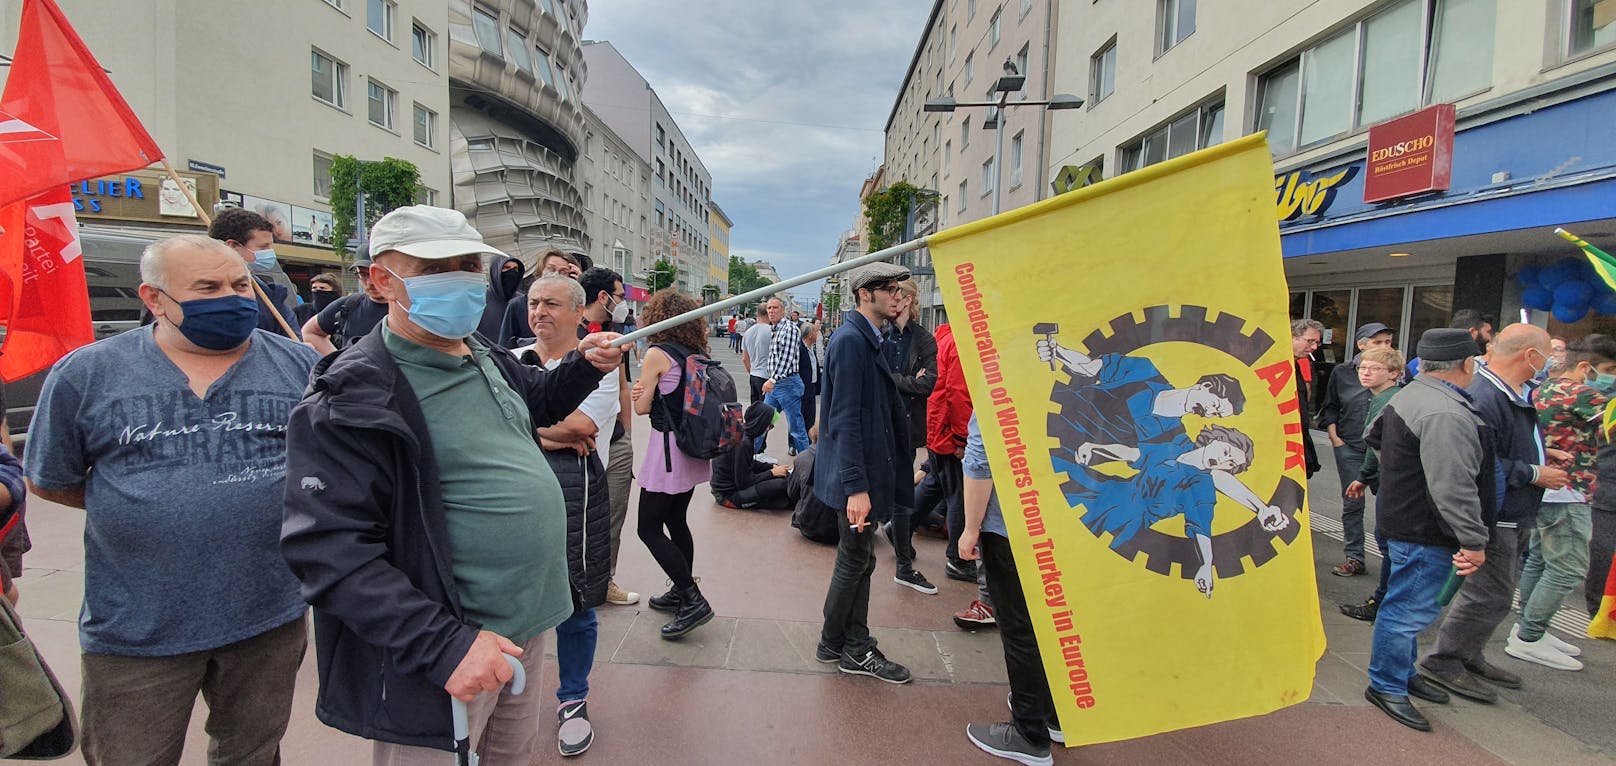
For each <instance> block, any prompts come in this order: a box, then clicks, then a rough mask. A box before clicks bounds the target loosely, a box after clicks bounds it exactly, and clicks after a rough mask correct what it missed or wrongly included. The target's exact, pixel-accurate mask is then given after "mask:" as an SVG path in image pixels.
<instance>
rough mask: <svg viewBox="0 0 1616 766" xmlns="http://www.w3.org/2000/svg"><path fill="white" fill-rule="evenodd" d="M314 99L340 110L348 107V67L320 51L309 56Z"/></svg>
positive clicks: (312, 52)
mask: <svg viewBox="0 0 1616 766" xmlns="http://www.w3.org/2000/svg"><path fill="white" fill-rule="evenodd" d="M309 71H310V74H311V75H312V76H313V80H314V88H313V93H314V97H315V98H317V99H320V100H321V101H324V102H326V103H327V104H330V105H332V106H335V107H338V108H346V107H347V106H348V65H347V64H344V63H342V62H341V61H337V60H336V59H333V58H331V57H330V56H327V55H325V54H324V53H321V52H319V51H311V52H310V55H309Z"/></svg>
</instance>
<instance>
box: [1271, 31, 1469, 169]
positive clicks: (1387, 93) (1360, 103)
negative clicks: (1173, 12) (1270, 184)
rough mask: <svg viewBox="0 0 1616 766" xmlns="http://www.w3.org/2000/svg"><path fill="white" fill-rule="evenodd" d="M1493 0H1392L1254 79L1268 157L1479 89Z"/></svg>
mask: <svg viewBox="0 0 1616 766" xmlns="http://www.w3.org/2000/svg"><path fill="white" fill-rule="evenodd" d="M1496 4H1497V3H1496V0H1402V2H1398V3H1394V4H1392V5H1391V6H1390V7H1387V8H1385V9H1383V10H1382V11H1380V12H1379V13H1376V14H1374V15H1372V16H1368V17H1365V18H1364V19H1362V20H1360V21H1359V22H1358V23H1356V24H1353V25H1351V26H1349V27H1347V28H1346V29H1344V30H1342V31H1340V32H1338V33H1337V34H1335V35H1333V36H1331V37H1329V38H1327V39H1325V40H1323V41H1321V42H1319V43H1318V44H1316V45H1314V46H1313V47H1311V48H1308V49H1307V50H1305V51H1303V52H1302V54H1301V55H1300V56H1298V57H1296V58H1294V59H1291V60H1290V61H1287V62H1285V63H1283V64H1281V65H1279V66H1278V67H1276V68H1274V69H1273V70H1270V71H1269V72H1268V73H1266V74H1264V75H1263V76H1262V77H1260V78H1259V79H1258V86H1257V119H1256V123H1257V129H1258V130H1266V131H1268V144H1269V148H1270V149H1271V150H1272V151H1273V153H1274V154H1275V156H1280V155H1285V154H1290V153H1292V152H1295V151H1297V150H1299V149H1302V148H1305V147H1308V146H1310V145H1313V144H1317V143H1320V142H1322V141H1326V140H1329V139H1331V138H1334V137H1336V136H1340V135H1342V134H1345V133H1348V132H1351V131H1353V130H1356V129H1360V128H1364V127H1368V126H1370V125H1373V124H1376V123H1379V122H1382V121H1385V120H1387V119H1390V118H1392V117H1396V116H1398V115H1400V114H1406V113H1408V112H1411V111H1413V110H1415V109H1418V108H1419V107H1420V106H1421V105H1423V104H1431V103H1441V102H1445V101H1453V100H1456V99H1459V98H1462V97H1464V96H1466V95H1469V94H1472V93H1475V92H1478V91H1481V90H1485V89H1486V88H1487V87H1488V86H1489V85H1490V84H1491V82H1492V56H1493V53H1492V41H1493V31H1492V30H1493V24H1494V17H1495V16H1496Z"/></svg>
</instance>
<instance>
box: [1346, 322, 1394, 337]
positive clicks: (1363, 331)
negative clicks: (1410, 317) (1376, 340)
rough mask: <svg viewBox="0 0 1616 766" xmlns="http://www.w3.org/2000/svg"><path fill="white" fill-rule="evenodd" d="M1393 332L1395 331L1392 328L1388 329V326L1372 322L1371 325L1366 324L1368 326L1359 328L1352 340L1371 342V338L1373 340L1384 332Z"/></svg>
mask: <svg viewBox="0 0 1616 766" xmlns="http://www.w3.org/2000/svg"><path fill="white" fill-rule="evenodd" d="M1392 331H1393V330H1392V328H1390V327H1387V326H1386V325H1383V324H1381V323H1379V322H1370V323H1369V324H1366V325H1363V326H1361V327H1359V328H1358V332H1357V333H1356V334H1354V335H1353V336H1352V339H1353V340H1369V339H1370V338H1373V337H1375V336H1376V335H1379V334H1381V333H1383V332H1392Z"/></svg>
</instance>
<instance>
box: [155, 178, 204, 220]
mask: <svg viewBox="0 0 1616 766" xmlns="http://www.w3.org/2000/svg"><path fill="white" fill-rule="evenodd" d="M180 180H181V181H184V182H185V188H186V189H189V190H190V192H191V196H193V197H194V196H196V179H195V178H182V179H180ZM157 212H158V213H159V214H161V215H172V216H179V217H182V218H195V217H196V208H194V207H192V206H191V200H189V199H187V198H186V196H185V192H183V191H181V190H180V187H179V186H178V185H176V184H175V183H174V179H172V178H164V179H163V183H162V186H161V187H159V188H158V192H157Z"/></svg>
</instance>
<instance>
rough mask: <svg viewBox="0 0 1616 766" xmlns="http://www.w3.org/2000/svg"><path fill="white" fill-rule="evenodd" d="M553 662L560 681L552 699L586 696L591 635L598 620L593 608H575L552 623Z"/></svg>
mask: <svg viewBox="0 0 1616 766" xmlns="http://www.w3.org/2000/svg"><path fill="white" fill-rule="evenodd" d="M555 631H556V665H557V667H559V668H560V670H559V672H558V675H559V676H560V679H561V685H560V686H557V687H556V699H557V700H559V701H561V702H570V701H572V700H581V699H586V698H588V697H589V669H590V668H591V667H593V666H594V664H595V639H596V637H597V635H598V634H599V632H600V624H599V623H598V622H596V621H595V610H593V609H579V610H577V611H575V612H573V613H572V616H571V617H568V618H567V619H566V620H565V621H563V622H562V623H561V624H560V625H557V626H556V629H555Z"/></svg>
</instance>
